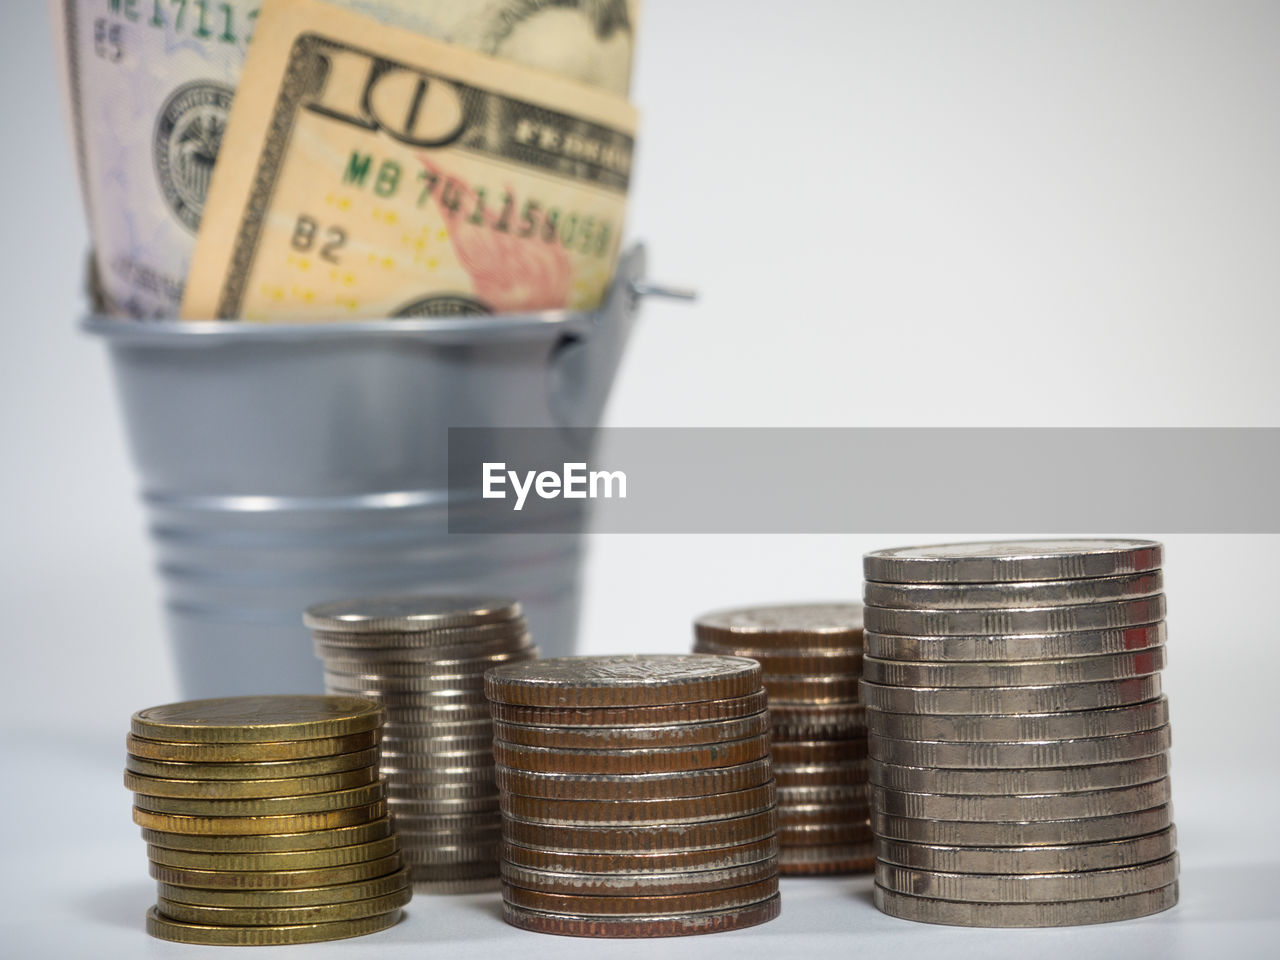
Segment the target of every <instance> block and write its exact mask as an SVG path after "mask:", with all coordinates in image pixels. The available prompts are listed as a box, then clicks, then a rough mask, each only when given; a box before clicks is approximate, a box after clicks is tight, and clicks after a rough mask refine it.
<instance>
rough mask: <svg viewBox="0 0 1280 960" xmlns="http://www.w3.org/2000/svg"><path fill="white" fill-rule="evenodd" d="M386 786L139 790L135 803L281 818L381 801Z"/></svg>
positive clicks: (165, 809)
mask: <svg viewBox="0 0 1280 960" xmlns="http://www.w3.org/2000/svg"><path fill="white" fill-rule="evenodd" d="M384 796H386V785H385V784H384V783H383V781H381V780H377V781H375V782H373V783H367V784H365V785H364V786H360V787H352V788H351V789H349V790H334V791H332V792H330V793H309V794H304V795H302V796H294V797H257V798H253V799H248V800H229V799H223V798H218V799H212V800H208V799H203V798H196V799H191V798H189V797H154V796H149V795H148V794H145V793H136V794H134V797H133V803H134V806H135V807H137V808H138V809H140V810H148V811H150V812H152V813H178V814H182V815H183V816H188V817H278V816H285V815H293V814H304V813H321V812H324V811H329V810H345V809H347V808H349V807H360V806H365V805H367V804H370V803H374V802H376V801H378V800H381V799H382V798H383V797H384Z"/></svg>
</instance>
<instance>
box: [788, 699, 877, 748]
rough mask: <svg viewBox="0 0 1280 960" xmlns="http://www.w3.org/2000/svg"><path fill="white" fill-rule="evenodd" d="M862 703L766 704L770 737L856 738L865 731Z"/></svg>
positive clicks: (802, 738)
mask: <svg viewBox="0 0 1280 960" xmlns="http://www.w3.org/2000/svg"><path fill="white" fill-rule="evenodd" d="M864 709H865V708H864V707H862V706H861V705H853V704H844V703H840V704H830V703H828V704H821V705H819V704H814V705H813V706H805V707H796V706H789V705H782V704H774V705H772V706H770V707H769V724H770V726H771V727H772V728H773V739H774V740H775V741H778V742H786V741H788V740H856V739H858V738H860V737H865V736H866V735H867V721H866V713H865V712H864Z"/></svg>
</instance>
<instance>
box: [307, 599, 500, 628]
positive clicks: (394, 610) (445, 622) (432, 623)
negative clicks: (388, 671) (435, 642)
mask: <svg viewBox="0 0 1280 960" xmlns="http://www.w3.org/2000/svg"><path fill="white" fill-rule="evenodd" d="M520 612H521V611H520V604H518V603H516V602H515V601H513V600H506V599H502V598H498V597H464V596H456V597H427V596H418V597H362V598H360V599H352V600H341V601H335V602H332V603H320V604H316V605H314V606H312V607H308V608H307V611H306V613H304V614H303V616H302V622H303V624H304V625H305V626H306V627H307V629H309V630H313V631H317V632H320V633H322V634H326V635H327V634H330V633H334V634H338V635H341V636H346V635H349V634H412V633H419V632H424V631H434V630H441V629H450V628H457V627H473V626H480V625H482V624H492V623H502V622H504V621H510V620H514V619H516V618H517V617H519V616H520Z"/></svg>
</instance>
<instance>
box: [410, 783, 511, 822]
mask: <svg viewBox="0 0 1280 960" xmlns="http://www.w3.org/2000/svg"><path fill="white" fill-rule="evenodd" d="M387 805H388V808H389V809H390V810H391V814H392V816H393V817H395V820H396V823H399V822H400V821H401V820H402V819H403V818H404V817H442V816H459V815H461V814H464V813H488V812H492V813H493V814H494V815H495V816H497V812H498V792H497V791H496V790H495V791H494V792H493V794H492V795H485V796H481V797H459V798H446V799H439V798H436V799H432V798H429V797H428V798H425V799H408V798H402V797H391V798H390V799H388V801H387Z"/></svg>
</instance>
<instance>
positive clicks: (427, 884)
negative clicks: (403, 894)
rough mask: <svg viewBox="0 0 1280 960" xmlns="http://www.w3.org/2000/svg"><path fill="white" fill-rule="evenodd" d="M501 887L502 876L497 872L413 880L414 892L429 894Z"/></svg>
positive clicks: (499, 888) (487, 891)
mask: <svg viewBox="0 0 1280 960" xmlns="http://www.w3.org/2000/svg"><path fill="white" fill-rule="evenodd" d="M501 889H502V878H501V877H499V876H498V875H497V874H494V875H493V876H491V877H469V878H465V879H462V880H456V879H449V880H415V881H414V882H413V892H414V893H425V894H430V895H443V894H463V893H497V892H498V891H499V890H501Z"/></svg>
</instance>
